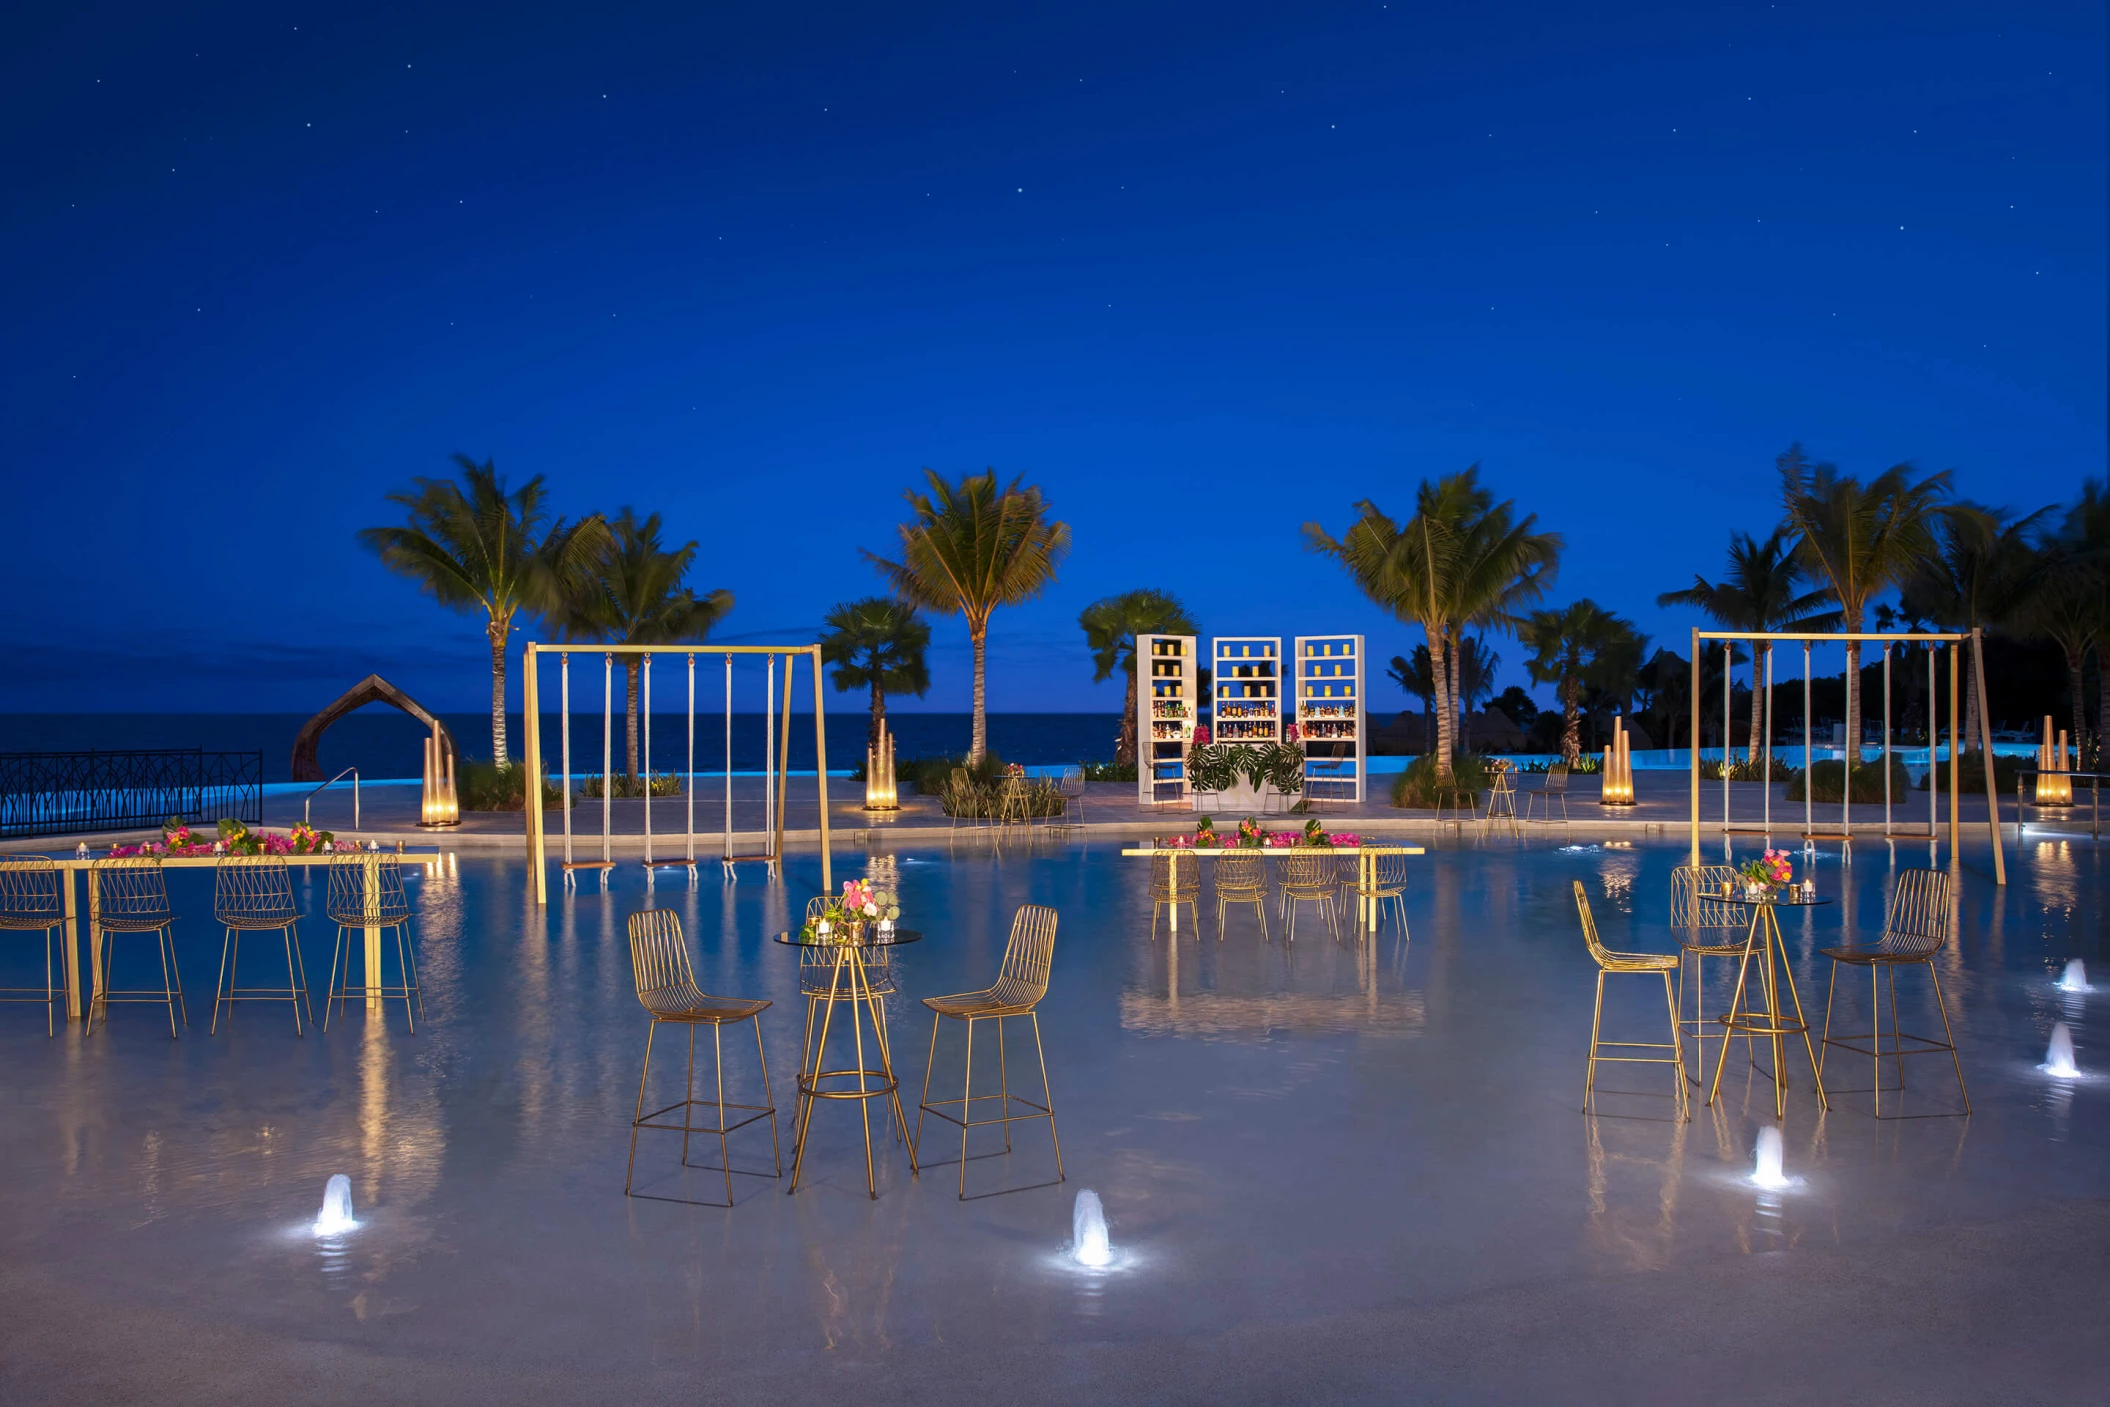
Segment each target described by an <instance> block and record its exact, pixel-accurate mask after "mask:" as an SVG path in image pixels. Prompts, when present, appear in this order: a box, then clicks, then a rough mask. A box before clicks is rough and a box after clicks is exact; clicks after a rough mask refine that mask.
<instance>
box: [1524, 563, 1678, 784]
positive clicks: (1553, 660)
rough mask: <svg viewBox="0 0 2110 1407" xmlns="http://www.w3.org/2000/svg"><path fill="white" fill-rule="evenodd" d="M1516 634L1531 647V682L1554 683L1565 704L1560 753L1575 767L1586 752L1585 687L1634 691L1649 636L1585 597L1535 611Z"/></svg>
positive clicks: (1610, 691) (1618, 692)
mask: <svg viewBox="0 0 2110 1407" xmlns="http://www.w3.org/2000/svg"><path fill="white" fill-rule="evenodd" d="M1517 639H1518V640H1519V641H1521V642H1522V643H1523V644H1524V646H1525V648H1527V649H1529V650H1531V651H1532V657H1531V658H1530V659H1528V660H1526V661H1525V662H1524V668H1525V670H1526V672H1528V673H1529V674H1530V675H1531V679H1532V682H1533V683H1535V684H1551V685H1553V686H1554V695H1555V697H1557V698H1558V699H1559V700H1560V704H1561V718H1562V726H1561V756H1562V757H1564V758H1566V759H1567V761H1568V764H1569V765H1570V766H1573V765H1574V764H1575V763H1576V762H1577V761H1579V760H1580V759H1581V757H1582V702H1583V693H1584V691H1585V690H1586V689H1591V688H1595V689H1599V690H1602V691H1603V692H1605V693H1606V694H1609V695H1614V696H1617V697H1622V698H1624V697H1626V696H1628V695H1630V694H1631V692H1632V689H1633V676H1634V673H1635V671H1636V670H1637V669H1639V667H1640V665H1641V651H1642V650H1643V649H1644V648H1645V647H1646V646H1647V644H1648V637H1647V636H1645V635H1642V634H1640V633H1639V632H1638V631H1636V630H1635V629H1634V623H1633V622H1632V621H1630V620H1627V619H1626V618H1625V617H1623V616H1616V615H1613V614H1612V613H1611V612H1610V611H1607V610H1605V609H1604V608H1603V607H1601V606H1599V605H1598V604H1597V603H1596V602H1595V601H1592V600H1590V599H1589V598H1588V597H1587V596H1586V597H1584V598H1583V599H1581V600H1579V601H1576V602H1574V603H1572V604H1570V605H1567V606H1563V607H1561V608H1559V609H1558V610H1545V611H1533V612H1532V613H1531V614H1530V616H1529V617H1527V618H1526V619H1525V620H1524V622H1523V623H1522V624H1521V625H1519V626H1518V627H1517Z"/></svg>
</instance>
